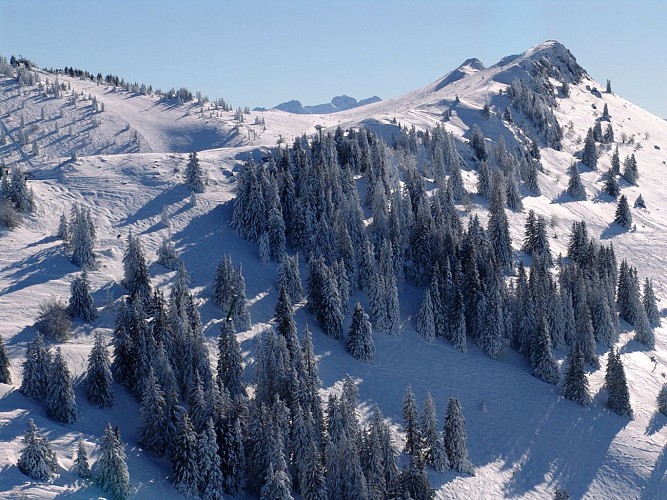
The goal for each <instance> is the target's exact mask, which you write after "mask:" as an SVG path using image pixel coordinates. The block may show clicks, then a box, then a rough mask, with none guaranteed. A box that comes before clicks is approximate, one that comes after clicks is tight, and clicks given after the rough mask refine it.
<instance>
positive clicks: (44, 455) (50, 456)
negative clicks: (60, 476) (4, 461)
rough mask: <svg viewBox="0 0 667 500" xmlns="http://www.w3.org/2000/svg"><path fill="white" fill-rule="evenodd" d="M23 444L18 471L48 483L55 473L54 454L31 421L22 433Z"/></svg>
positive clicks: (47, 440) (47, 441)
mask: <svg viewBox="0 0 667 500" xmlns="http://www.w3.org/2000/svg"><path fill="white" fill-rule="evenodd" d="M23 444H24V446H23V448H22V449H21V456H20V457H19V461H18V463H17V466H18V469H19V470H20V471H21V472H22V473H23V474H25V475H26V476H28V477H31V478H33V479H35V480H37V481H48V480H49V479H50V478H51V476H53V474H55V473H56V468H57V466H58V462H57V460H56V454H55V453H54V451H53V450H52V449H51V444H50V443H49V439H48V438H47V437H46V436H42V435H41V434H40V433H39V432H38V430H37V427H36V426H35V422H34V421H33V420H32V419H30V420H28V429H27V430H26V431H25V432H24V433H23Z"/></svg>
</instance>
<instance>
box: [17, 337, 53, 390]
mask: <svg viewBox="0 0 667 500" xmlns="http://www.w3.org/2000/svg"><path fill="white" fill-rule="evenodd" d="M50 373H51V354H50V353H49V351H48V350H47V349H46V346H45V345H44V339H43V337H42V335H41V334H40V333H39V332H37V334H35V338H34V339H33V340H32V342H30V343H29V344H28V349H27V352H26V357H25V361H24V362H23V377H22V381H21V387H20V389H19V390H20V391H21V392H22V393H23V394H24V395H26V396H28V397H29V398H32V399H34V400H36V401H42V400H43V399H44V398H45V397H46V392H47V387H48V383H49V377H50Z"/></svg>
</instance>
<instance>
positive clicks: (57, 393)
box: [44, 347, 77, 424]
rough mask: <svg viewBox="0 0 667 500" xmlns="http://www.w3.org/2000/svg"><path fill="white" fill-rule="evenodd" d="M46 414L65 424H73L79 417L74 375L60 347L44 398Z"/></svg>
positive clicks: (57, 350) (54, 359)
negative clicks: (73, 383) (73, 386)
mask: <svg viewBox="0 0 667 500" xmlns="http://www.w3.org/2000/svg"><path fill="white" fill-rule="evenodd" d="M44 407H45V408H46V414H47V415H48V416H49V417H51V418H54V419H56V420H57V421H59V422H62V423H64V424H72V423H74V422H76V419H77V409H76V400H75V399H74V390H73V389H72V377H71V376H70V373H69V369H68V368H67V363H66V362H65V360H64V359H63V356H62V353H61V351H60V347H58V348H57V349H56V355H55V357H54V358H53V363H52V365H51V372H50V374H49V383H48V386H47V390H46V398H45V399H44Z"/></svg>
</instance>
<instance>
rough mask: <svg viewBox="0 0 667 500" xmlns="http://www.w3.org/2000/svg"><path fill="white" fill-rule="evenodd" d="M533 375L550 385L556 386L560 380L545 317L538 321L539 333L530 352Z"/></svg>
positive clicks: (536, 334) (536, 333)
mask: <svg viewBox="0 0 667 500" xmlns="http://www.w3.org/2000/svg"><path fill="white" fill-rule="evenodd" d="M530 358H531V364H532V366H533V375H535V376H536V377H537V378H539V379H540V380H543V381H544V382H547V383H549V384H554V385H556V384H557V383H558V380H559V378H560V377H559V373H558V364H557V363H556V361H555V360H554V358H553V355H552V353H551V338H550V335H549V327H548V326H547V322H546V319H545V318H544V316H542V317H540V318H539V319H538V320H537V332H535V338H534V340H533V345H532V347H531V350H530Z"/></svg>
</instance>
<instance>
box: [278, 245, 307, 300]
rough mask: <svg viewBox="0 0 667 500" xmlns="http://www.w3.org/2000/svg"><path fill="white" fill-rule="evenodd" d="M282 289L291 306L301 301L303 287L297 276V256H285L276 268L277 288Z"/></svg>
mask: <svg viewBox="0 0 667 500" xmlns="http://www.w3.org/2000/svg"><path fill="white" fill-rule="evenodd" d="M281 288H284V289H285V291H286V292H287V295H288V296H289V299H290V301H291V302H292V304H297V303H298V302H301V300H302V299H303V286H302V284H301V277H300V276H299V256H298V254H297V255H294V256H291V257H290V256H289V255H285V256H284V257H283V259H282V260H281V261H280V266H278V286H277V289H278V290H280V289H281Z"/></svg>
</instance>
